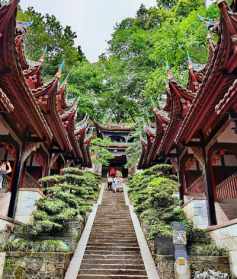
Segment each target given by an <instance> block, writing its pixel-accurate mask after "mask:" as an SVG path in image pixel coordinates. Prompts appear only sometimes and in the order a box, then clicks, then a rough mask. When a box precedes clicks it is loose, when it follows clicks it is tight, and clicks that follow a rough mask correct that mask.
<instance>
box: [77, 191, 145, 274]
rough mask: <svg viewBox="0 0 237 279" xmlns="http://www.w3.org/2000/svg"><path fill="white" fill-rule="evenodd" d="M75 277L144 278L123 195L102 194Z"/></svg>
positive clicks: (143, 268)
mask: <svg viewBox="0 0 237 279" xmlns="http://www.w3.org/2000/svg"><path fill="white" fill-rule="evenodd" d="M77 278H78V279H92V278H94V279H96V278H98V279H104V278H105V279H108V278H117V279H120V278H121V279H126V278H130V279H138V278H140V279H145V278H148V277H147V273H146V271H145V267H144V264H143V260H142V257H141V254H140V248H139V246H138V242H137V238H136V234H135V231H134V228H133V224H132V221H131V217H130V213H129V209H128V207H127V206H126V205H125V200H124V194H123V193H112V192H105V193H104V196H103V201H102V204H101V206H100V207H99V208H98V210H97V214H96V218H95V221H94V224H93V227H92V231H91V235H90V238H89V241H88V244H87V247H86V251H85V254H84V257H83V260H82V264H81V267H80V271H79V274H78V277H77Z"/></svg>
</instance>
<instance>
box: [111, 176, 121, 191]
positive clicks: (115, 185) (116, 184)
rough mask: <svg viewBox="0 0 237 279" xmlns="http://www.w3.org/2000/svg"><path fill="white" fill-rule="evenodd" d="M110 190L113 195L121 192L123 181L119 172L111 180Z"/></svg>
mask: <svg viewBox="0 0 237 279" xmlns="http://www.w3.org/2000/svg"><path fill="white" fill-rule="evenodd" d="M112 190H113V192H114V193H116V192H122V191H123V179H122V174H121V172H117V175H116V177H114V178H113V182H112Z"/></svg>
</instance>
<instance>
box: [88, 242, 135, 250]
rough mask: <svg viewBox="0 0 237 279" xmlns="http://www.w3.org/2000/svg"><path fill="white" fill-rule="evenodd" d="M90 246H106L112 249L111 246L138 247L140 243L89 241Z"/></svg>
mask: <svg viewBox="0 0 237 279" xmlns="http://www.w3.org/2000/svg"><path fill="white" fill-rule="evenodd" d="M88 247H105V248H106V249H110V248H111V247H112V248H114V247H124V248H132V247H136V248H138V243H137V242H135V243H130V242H126V243H124V242H122V243H120V242H119V243H118V242H102V243H101V242H98V241H97V242H95V241H93V242H91V241H89V243H88Z"/></svg>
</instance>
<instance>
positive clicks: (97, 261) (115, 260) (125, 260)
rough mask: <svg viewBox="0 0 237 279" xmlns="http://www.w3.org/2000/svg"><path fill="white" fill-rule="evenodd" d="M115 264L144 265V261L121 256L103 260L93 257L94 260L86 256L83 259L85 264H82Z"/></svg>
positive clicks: (103, 258)
mask: <svg viewBox="0 0 237 279" xmlns="http://www.w3.org/2000/svg"><path fill="white" fill-rule="evenodd" d="M84 263H86V264H92V265H93V264H96V265H98V264H102V265H103V264H115V263H119V264H120V265H142V266H143V267H144V265H143V261H142V258H140V259H133V258H132V257H131V258H128V257H127V256H126V258H123V257H121V256H114V257H112V259H111V257H102V259H101V258H100V257H98V256H97V257H96V256H95V257H93V259H92V258H91V257H88V256H85V257H84V259H83V262H82V264H84Z"/></svg>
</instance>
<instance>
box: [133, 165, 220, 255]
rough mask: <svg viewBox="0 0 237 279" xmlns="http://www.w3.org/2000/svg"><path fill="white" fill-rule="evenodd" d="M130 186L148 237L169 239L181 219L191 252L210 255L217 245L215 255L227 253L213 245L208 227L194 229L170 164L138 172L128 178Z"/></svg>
mask: <svg viewBox="0 0 237 279" xmlns="http://www.w3.org/2000/svg"><path fill="white" fill-rule="evenodd" d="M128 186H129V189H128V192H129V196H130V199H131V201H132V203H133V205H134V208H135V210H136V212H137V214H138V216H139V218H140V220H141V222H142V223H143V224H144V225H145V228H146V236H147V238H148V240H154V239H155V238H156V237H157V236H158V237H159V236H160V237H168V238H170V237H171V236H172V234H173V230H172V227H171V224H172V222H180V223H183V224H184V225H185V228H186V231H187V235H188V250H189V253H190V254H192V255H194V254H198V255H199V254H200V253H203V255H207V254H208V253H209V254H211V247H212V248H213V247H215V249H214V248H213V255H216V254H218V253H219V254H220V255H223V254H224V250H223V249H218V248H217V247H216V245H214V244H213V242H212V240H211V239H210V237H209V235H208V233H207V232H206V231H205V230H199V229H195V228H194V227H193V225H192V223H191V222H190V220H188V219H187V218H186V216H185V214H184V211H183V210H182V208H181V207H180V200H179V198H178V195H177V192H178V186H179V185H178V182H177V180H176V178H175V176H174V175H173V174H172V167H171V166H169V165H156V166H153V167H151V168H150V169H147V170H145V171H142V172H139V173H137V174H136V175H135V176H133V177H132V178H131V179H130V180H129V185H128ZM205 247H207V248H205ZM202 249H203V252H201V250H202Z"/></svg>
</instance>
